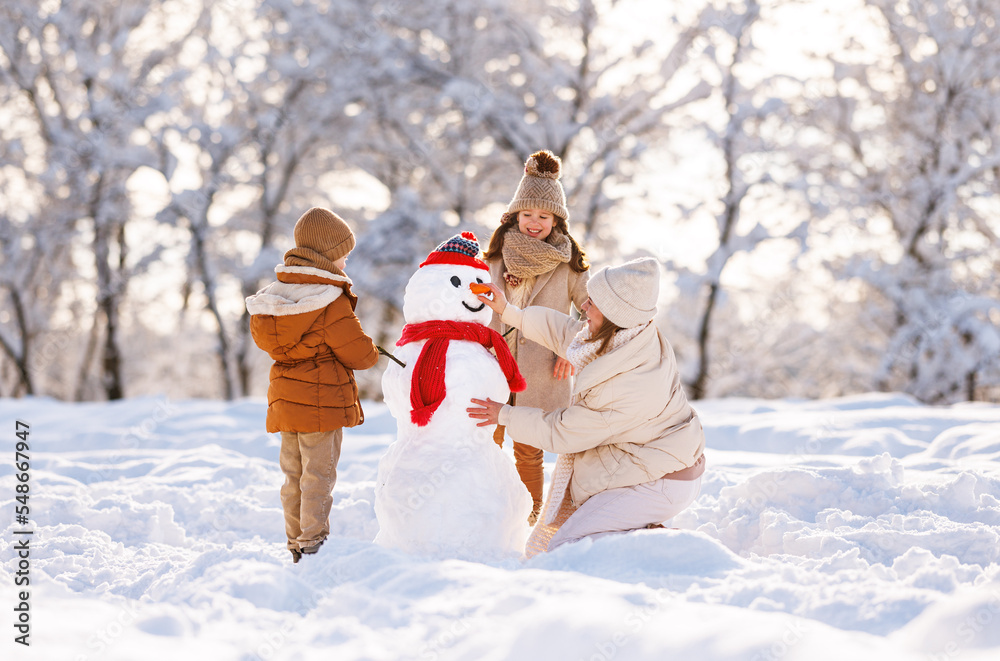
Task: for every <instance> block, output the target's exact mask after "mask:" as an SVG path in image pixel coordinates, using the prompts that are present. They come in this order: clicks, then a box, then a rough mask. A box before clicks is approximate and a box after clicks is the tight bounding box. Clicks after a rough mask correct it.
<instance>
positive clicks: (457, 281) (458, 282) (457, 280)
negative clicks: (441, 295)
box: [451, 275, 462, 287]
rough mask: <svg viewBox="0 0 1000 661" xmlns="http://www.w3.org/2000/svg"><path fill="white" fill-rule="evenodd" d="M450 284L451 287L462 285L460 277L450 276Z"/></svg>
mask: <svg viewBox="0 0 1000 661" xmlns="http://www.w3.org/2000/svg"><path fill="white" fill-rule="evenodd" d="M451 286H452V287H461V286H462V279H461V278H459V277H458V276H457V275H453V276H451Z"/></svg>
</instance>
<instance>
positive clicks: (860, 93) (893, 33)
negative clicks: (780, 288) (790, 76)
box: [818, 0, 1000, 402]
mask: <svg viewBox="0 0 1000 661" xmlns="http://www.w3.org/2000/svg"><path fill="white" fill-rule="evenodd" d="M866 4H867V9H868V11H869V16H870V17H871V19H872V21H873V22H874V23H875V24H876V25H878V26H880V28H881V29H882V31H883V34H884V38H885V40H886V42H887V43H888V46H889V48H888V52H881V51H880V50H879V49H875V48H872V47H871V46H870V45H867V46H866V45H865V44H864V42H863V41H862V40H860V39H858V40H854V41H853V42H852V43H851V44H850V45H849V48H848V49H847V50H846V52H845V53H844V54H843V55H842V56H841V57H839V58H838V59H837V60H836V62H835V64H836V68H835V72H834V74H835V79H836V85H837V87H836V94H835V95H832V96H831V97H830V98H829V100H828V103H827V104H826V105H825V106H824V107H822V108H821V110H820V111H819V112H818V116H819V117H820V118H821V119H820V121H819V122H818V124H819V125H821V126H823V128H824V129H825V130H827V131H828V132H829V133H830V134H831V135H835V136H836V137H837V139H838V141H839V144H838V145H837V148H836V149H835V150H832V151H831V152H830V154H829V156H830V158H828V159H827V161H826V163H825V166H826V172H828V173H830V175H829V176H828V182H829V184H830V185H831V186H833V187H834V188H836V190H837V191H838V194H840V195H842V196H843V200H844V202H845V207H847V208H849V209H853V216H854V219H855V222H857V224H858V230H859V235H860V236H861V237H862V238H863V241H859V247H858V250H857V255H856V257H855V258H854V259H851V260H847V261H845V262H844V264H843V267H842V269H841V271H840V275H841V277H843V278H845V279H853V280H856V281H861V282H863V283H865V285H866V286H867V287H870V288H871V291H872V292H873V293H874V296H870V297H868V298H869V300H871V301H872V304H873V305H876V306H877V307H878V309H879V310H881V311H882V312H881V315H880V316H881V334H882V336H883V339H882V340H881V341H880V344H881V346H882V349H883V351H884V356H883V358H882V361H881V365H880V367H879V369H878V372H877V373H876V374H875V382H876V384H877V385H878V386H879V387H880V388H882V389H902V390H905V391H907V392H909V393H912V394H914V395H915V396H917V397H919V398H921V399H922V400H924V401H928V402H949V401H954V400H956V399H976V398H977V397H979V393H980V392H982V391H983V390H984V389H988V388H996V387H997V386H998V385H1000V382H998V381H997V378H998V372H1000V330H998V329H1000V286H998V281H997V278H996V273H997V272H998V270H1000V238H998V236H997V234H998V232H1000V220H998V219H1000V214H998V211H1000V208H998V204H997V194H998V191H1000V188H998V177H1000V7H998V6H997V4H996V3H995V2H991V1H988V0H985V1H981V0H931V1H928V2H923V1H917V0H906V1H903V2H897V1H895V0H891V1H890V0H868V2H867V3H866Z"/></svg>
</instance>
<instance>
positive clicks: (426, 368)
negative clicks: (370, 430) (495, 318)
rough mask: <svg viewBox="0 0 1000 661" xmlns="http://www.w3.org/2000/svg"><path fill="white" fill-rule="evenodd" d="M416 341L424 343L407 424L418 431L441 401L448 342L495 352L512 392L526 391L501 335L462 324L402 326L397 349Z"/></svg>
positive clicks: (412, 383) (413, 386) (418, 361)
mask: <svg viewBox="0 0 1000 661" xmlns="http://www.w3.org/2000/svg"><path fill="white" fill-rule="evenodd" d="M418 340H427V343H426V344H424V346H423V348H422V349H421V350H420V356H418V357H417V362H416V364H415V365H414V366H413V376H412V377H411V379H410V407H411V408H412V411H411V412H410V420H412V421H413V423H414V424H415V425H417V426H418V427H424V426H426V425H427V423H429V422H430V421H431V417H432V416H433V415H434V412H435V411H437V409H438V407H439V406H441V402H443V401H444V398H445V395H446V394H447V393H446V392H445V385H444V368H445V363H446V360H447V357H448V344H449V343H450V342H451V340H466V341H469V342H478V343H479V344H481V345H482V346H484V347H486V349H493V350H494V351H495V352H496V355H497V360H498V361H499V362H500V368H501V369H502V370H503V374H504V376H505V377H506V378H507V387H509V388H510V391H511V392H521V391H522V390H524V389H525V388H526V387H527V383H526V382H525V380H524V377H523V376H521V371H520V370H519V369H518V368H517V363H516V362H515V361H514V357H513V356H511V355H510V349H508V348H507V343H506V342H505V341H504V339H503V337H502V336H501V335H500V333H498V332H496V331H495V330H493V329H491V328H487V327H486V326H483V325H482V324H474V323H469V322H464V321H425V322H423V323H419V324H407V325H405V326H403V336H402V337H401V338H399V341H398V342H396V346H397V347H401V346H403V345H404V344H409V343H410V342H416V341H418Z"/></svg>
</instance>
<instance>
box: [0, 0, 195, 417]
mask: <svg viewBox="0 0 1000 661" xmlns="http://www.w3.org/2000/svg"><path fill="white" fill-rule="evenodd" d="M172 15H173V14H172V12H171V11H169V8H167V7H165V6H164V5H156V6H154V7H152V8H151V7H149V6H148V4H147V3H140V2H134V1H131V0H126V1H124V2H121V3H116V4H114V5H109V4H108V3H102V2H91V1H83V2H74V3H50V2H43V3H35V2H21V1H18V0H12V1H11V2H5V3H4V4H3V6H2V8H0V54H2V58H3V62H2V64H3V67H2V71H3V73H2V76H3V78H2V83H3V84H4V86H5V87H6V89H7V90H11V89H15V90H17V92H18V93H17V95H11V94H9V92H8V93H7V94H6V95H5V99H4V101H5V102H6V103H8V104H13V105H8V106H7V108H6V110H7V111H8V112H13V113H16V115H15V116H18V117H19V118H22V119H27V117H30V121H31V123H32V127H31V128H30V129H25V130H24V133H25V135H24V138H23V140H22V143H21V144H22V148H23V149H25V150H26V151H27V152H28V153H29V154H30V155H31V157H30V158H28V159H26V160H25V161H24V168H25V174H26V176H27V177H28V178H29V180H31V181H32V186H31V188H32V192H33V193H34V194H35V197H36V200H37V207H35V208H34V209H31V215H32V217H31V218H29V219H28V220H27V221H26V222H27V223H28V224H29V225H31V227H32V229H33V230H36V231H39V233H41V232H42V231H45V232H46V233H47V232H48V231H50V230H51V231H53V232H54V236H51V237H49V236H45V237H40V236H39V235H38V234H36V238H37V240H38V241H39V242H40V243H42V244H44V245H45V246H46V247H47V246H49V245H50V244H49V242H50V241H54V242H60V241H61V242H64V243H63V245H64V246H67V247H68V246H71V245H75V244H76V245H78V244H80V243H85V244H86V245H87V246H88V249H87V250H88V253H89V255H90V256H91V259H92V260H93V263H92V265H90V267H84V266H83V265H80V264H77V265H76V266H77V268H78V270H79V272H81V273H87V272H88V271H92V273H93V275H92V276H87V277H88V278H89V279H90V281H91V287H92V290H93V294H94V298H95V299H96V308H94V309H93V311H92V312H91V313H90V314H91V316H92V318H91V330H90V338H89V340H88V342H87V346H86V348H85V349H84V352H83V356H82V358H81V365H82V366H81V368H80V369H81V381H85V380H86V375H87V374H88V373H89V371H90V367H89V365H90V364H91V362H92V361H94V360H95V355H94V354H95V353H96V354H97V355H96V360H97V362H98V363H99V365H100V366H99V368H98V372H99V379H98V381H99V388H100V390H101V391H102V392H103V394H104V396H106V397H107V398H108V399H118V398H120V397H122V396H123V395H124V393H125V384H124V381H123V377H122V361H123V356H122V345H121V337H120V336H121V332H122V328H121V325H122V319H121V307H122V302H123V299H124V297H125V296H126V293H127V289H128V284H129V280H130V279H131V278H132V276H133V275H134V274H135V272H136V271H137V270H141V269H142V268H143V266H144V264H145V263H146V262H147V261H148V260H150V259H151V258H154V257H155V247H154V248H153V249H152V250H151V251H149V252H146V253H144V254H143V253H141V254H139V255H135V254H134V253H133V251H134V249H135V248H137V246H135V245H133V244H131V243H130V242H129V240H128V233H127V231H126V227H127V225H128V224H129V221H130V218H131V217H132V206H131V201H130V198H129V195H128V191H127V182H128V180H129V178H130V177H131V176H132V175H133V174H134V173H135V172H136V171H137V170H138V169H139V168H141V167H143V166H147V167H154V168H155V167H158V166H159V165H160V156H161V154H160V152H159V150H158V149H157V141H156V136H155V129H154V128H153V126H152V124H151V118H153V117H154V116H155V115H157V114H158V113H160V112H163V111H165V110H167V109H169V108H171V107H172V106H173V101H172V100H170V99H169V98H167V97H166V96H165V95H164V94H163V93H162V90H163V88H164V86H165V84H166V83H167V82H168V81H169V80H171V78H172V77H175V76H178V75H183V71H178V70H176V69H175V68H174V67H173V66H172V63H173V58H175V57H176V55H177V53H178V52H179V50H180V49H181V47H182V45H183V43H184V38H183V36H184V35H183V34H180V35H175V34H174V33H175V32H176V31H177V27H176V25H177V24H176V22H171V17H172ZM168 23H170V27H167V24H168ZM168 35H169V36H168ZM170 37H174V38H170ZM25 106H26V107H27V110H28V114H27V115H25V114H22V113H20V112H18V111H19V110H23V109H24V108H25ZM40 218H44V222H40V221H39V219H40ZM43 228H44V230H43ZM66 252H67V253H70V251H69V250H66ZM51 254H52V253H51V251H50V252H49V255H48V256H51ZM70 254H71V253H70ZM70 258H71V259H74V257H70ZM56 294H57V292H56V291H52V292H49V296H50V298H49V300H46V301H39V304H44V305H51V304H52V303H53V302H54V301H55V295H56ZM83 388H84V386H83V385H82V383H81V384H79V385H78V388H77V390H78V391H79V390H81V389H83Z"/></svg>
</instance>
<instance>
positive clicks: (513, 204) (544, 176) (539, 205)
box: [507, 150, 569, 220]
mask: <svg viewBox="0 0 1000 661" xmlns="http://www.w3.org/2000/svg"><path fill="white" fill-rule="evenodd" d="M561 174H562V161H560V160H559V157H558V156H556V155H555V154H553V153H552V152H550V151H548V150H544V151H536V152H535V153H534V154H532V155H531V156H529V157H528V160H527V161H525V163H524V176H523V177H521V183H520V184H518V186H517V192H516V193H514V199H512V200H511V201H510V204H508V205H507V213H512V212H516V211H522V210H524V209H542V210H543V211H548V212H549V213H554V214H555V215H557V216H559V217H560V218H562V219H564V220H569V209H567V208H566V193H565V192H563V187H562V184H560V183H559V176H560V175H561Z"/></svg>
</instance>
